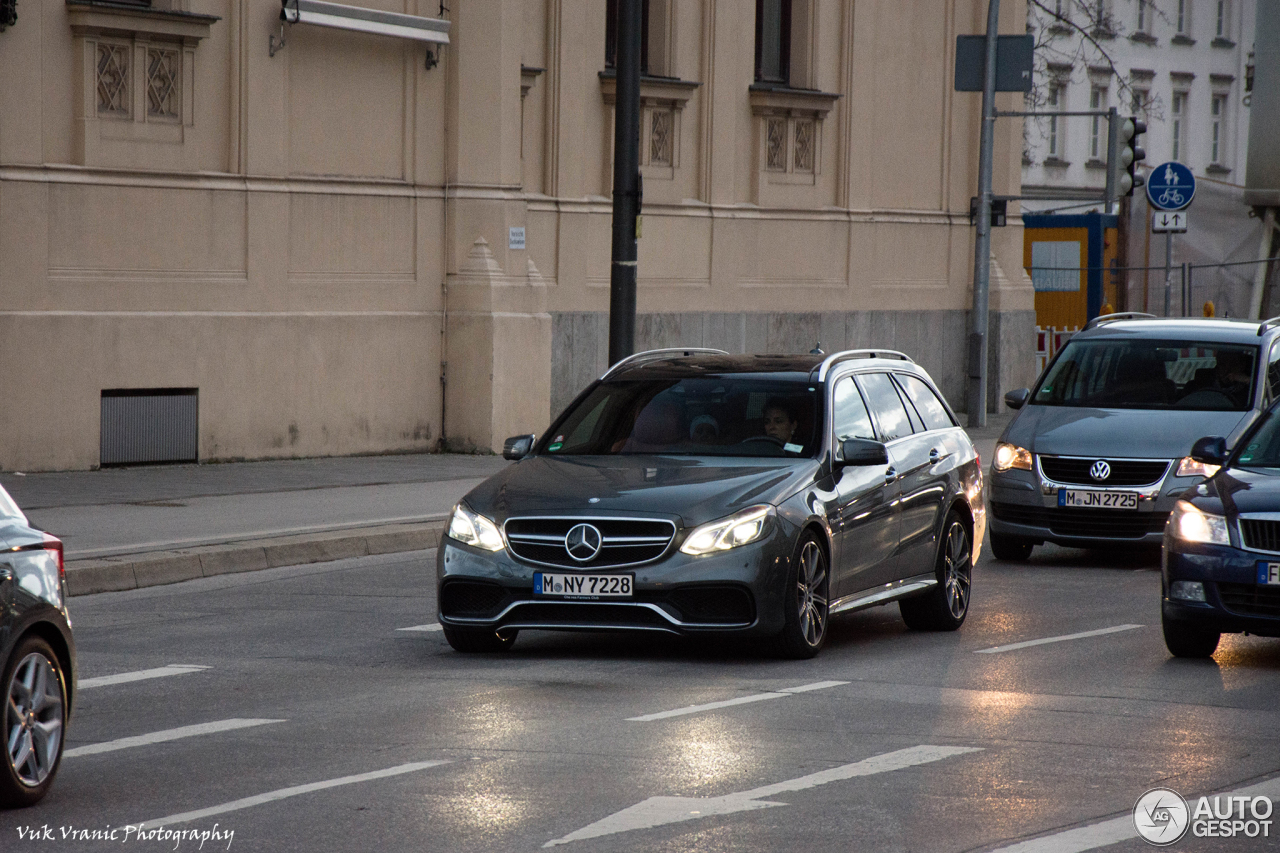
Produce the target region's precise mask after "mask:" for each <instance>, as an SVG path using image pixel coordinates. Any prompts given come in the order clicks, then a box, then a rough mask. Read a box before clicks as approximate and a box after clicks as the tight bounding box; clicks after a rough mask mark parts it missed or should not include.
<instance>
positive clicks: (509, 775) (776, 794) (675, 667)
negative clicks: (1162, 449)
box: [0, 548, 1280, 853]
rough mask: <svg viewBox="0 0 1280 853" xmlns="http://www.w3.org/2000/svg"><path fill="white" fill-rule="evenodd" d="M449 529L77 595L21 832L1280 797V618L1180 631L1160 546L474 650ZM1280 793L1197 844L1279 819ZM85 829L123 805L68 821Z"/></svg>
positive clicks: (937, 816) (1012, 841)
mask: <svg viewBox="0 0 1280 853" xmlns="http://www.w3.org/2000/svg"><path fill="white" fill-rule="evenodd" d="M433 558H434V555H433V553H432V552H418V553H410V554H396V555H385V556H381V557H369V558H362V559H358V560H347V561H340V562H333V563H325V564H318V565H310V566H303V567H291V568H282V569H271V570H267V571H261V572H256V573H253V574H251V575H227V576H222V577H218V578H209V579H204V580H198V581H192V582H188V583H183V584H176V585H172V586H164V587H153V588H150V589H142V590H134V591H130V592H123V593H108V594H102V595H94V596H85V597H80V598H76V599H75V600H74V601H73V602H72V608H73V617H74V619H75V629H76V638H77V643H78V647H79V654H80V680H81V687H82V690H81V693H80V696H79V699H78V703H77V708H76V714H75V717H74V719H73V721H72V724H71V726H70V729H69V732H68V734H69V739H68V741H67V748H68V750H69V752H68V755H67V757H66V758H65V759H64V762H63V765H62V770H61V773H60V775H59V778H58V780H57V784H56V785H55V787H54V788H53V790H52V791H51V793H50V794H49V796H48V797H47V798H46V799H45V800H44V801H43V802H42V803H41V804H39V805H38V806H36V807H34V808H31V809H27V810H24V811H20V812H9V813H4V814H0V839H3V841H0V848H2V849H4V850H20V849H40V850H55V849H66V850H75V851H80V850H97V849H103V850H106V849H113V850H119V849H124V850H135V849H136V850H152V849H153V850H173V849H175V845H176V849H179V850H195V849H203V850H209V849H213V850H220V849H230V850H241V851H355V850H378V851H521V850H527V851H534V850H541V849H543V848H544V847H546V846H548V845H550V844H552V843H553V842H560V843H559V844H556V845H554V846H557V847H558V848H559V849H563V850H566V851H583V853H587V851H633V850H646V851H649V850H653V851H728V850H733V851H735V853H738V851H746V852H747V853H750V852H751V851H784V850H785V851H837V850H839V851H846V850H874V851H896V850H928V851H967V850H998V849H999V850H1003V849H1005V848H1007V847H1010V846H1011V845H1017V844H1019V843H1020V842H1021V843H1022V846H1017V847H1014V849H1016V850H1019V851H1024V852H1025V853H1031V851H1035V853H1048V851H1064V850H1089V849H1100V848H1101V847H1102V846H1105V844H1107V843H1110V842H1112V841H1116V840H1117V839H1119V841H1118V843H1114V844H1112V845H1111V846H1109V847H1106V849H1108V850H1119V851H1139V850H1147V849H1150V848H1149V846H1148V845H1147V844H1146V842H1144V841H1142V840H1140V839H1138V838H1136V837H1135V836H1134V831H1133V825H1132V817H1131V812H1132V809H1133V806H1134V803H1135V801H1136V800H1137V798H1138V797H1139V796H1140V795H1142V794H1143V793H1144V792H1145V791H1147V790H1148V789H1150V788H1153V787H1156V786H1161V785H1163V786H1167V787H1170V788H1173V789H1175V790H1177V791H1178V792H1180V793H1182V794H1183V795H1184V796H1188V797H1190V795H1193V794H1195V795H1199V794H1202V793H1210V792H1218V791H1224V792H1234V791H1237V790H1240V789H1242V788H1247V787H1248V786H1251V785H1257V784H1259V783H1261V784H1262V785H1263V788H1262V790H1263V791H1264V792H1266V793H1267V794H1268V795H1269V796H1270V797H1271V798H1273V799H1274V798H1278V797H1280V778H1277V777H1278V776H1280V709H1278V708H1277V705H1276V697H1277V693H1278V691H1277V687H1280V641H1275V640H1263V639H1257V638H1249V637H1241V636H1231V637H1227V638H1224V641H1223V645H1222V647H1221V650H1220V652H1219V654H1218V656H1217V658H1216V660H1215V661H1213V662H1189V661H1179V660H1174V659H1171V658H1170V657H1169V656H1168V655H1167V653H1166V652H1165V649H1164V646H1163V643H1162V641H1161V637H1160V628H1159V600H1158V599H1159V576H1158V573H1157V572H1156V571H1155V567H1154V566H1153V565H1152V564H1151V563H1150V562H1149V555H1148V556H1147V558H1146V559H1148V562H1147V563H1146V564H1145V565H1143V564H1140V559H1141V558H1138V557H1135V556H1133V555H1124V554H1120V555H1115V556H1112V557H1099V556H1096V555H1089V554H1086V553H1084V552H1078V551H1066V550H1061V549H1053V548H1045V549H1037V552H1036V554H1035V555H1034V556H1033V558H1032V560H1031V561H1030V562H1029V563H1026V564H1008V563H994V562H990V561H989V559H987V558H984V560H983V562H982V563H981V564H980V565H979V566H978V567H977V568H976V570H975V581H974V605H973V610H972V612H971V616H970V619H969V621H968V622H967V624H966V625H965V626H964V627H963V628H962V629H961V630H960V631H959V632H958V633H952V634H921V633H913V632H910V631H907V630H906V629H905V627H904V626H903V624H902V622H901V620H900V619H899V618H898V613H897V607H896V606H895V605H890V606H888V607H881V608H876V609H873V610H871V611H865V612H862V613H858V614H853V615H850V616H847V617H843V618H839V619H837V620H835V622H834V623H833V630H832V634H831V638H830V642H829V645H828V646H827V648H826V649H825V651H824V652H823V654H822V655H821V656H819V657H818V658H817V659H816V660H813V661H805V662H794V661H782V660H777V659H774V658H771V657H769V656H767V655H766V654H764V653H763V650H761V649H759V648H744V647H741V646H738V645H726V644H707V643H696V642H688V641H679V640H674V639H667V638H664V637H634V636H627V635H615V634H609V635H574V634H556V633H538V632H526V633H525V634H522V635H521V636H520V638H519V640H518V641H517V642H516V644H515V647H514V649H513V650H512V651H511V652H509V653H507V654H505V655H500V656H467V655H460V654H457V653H454V652H453V651H452V650H451V649H450V648H449V647H448V645H447V644H446V643H445V641H444V638H443V636H442V635H441V634H440V633H439V632H438V631H436V630H431V626H433V625H434V624H435V620H434V616H435V597H434V587H433ZM1135 560H1137V561H1138V562H1135ZM423 626H426V627H425V628H424V627H423ZM406 628H409V629H413V628H417V629H418V630H402V629H406ZM1095 632H1103V633H1095ZM1078 634H1086V636H1078V637H1074V638H1070V639H1057V638H1063V637H1072V635H1078ZM1046 639H1056V641H1054V642H1042V643H1038V644H1034V645H1022V646H1015V644H1021V643H1028V642H1029V641H1036V640H1046ZM1010 646H1014V647H1012V648H1008V647H1010ZM992 649H997V651H994V652H993V651H991V650H992ZM999 649H1003V650H999ZM156 670H159V672H156ZM130 679H132V680H130ZM705 706H710V707H705ZM637 718H639V719H637ZM1274 820H1275V822H1274V823H1273V825H1272V827H1271V830H1272V838H1271V840H1270V841H1269V842H1264V841H1261V840H1258V839H1254V840H1249V839H1244V838H1237V839H1192V838H1190V837H1188V838H1186V839H1184V840H1183V841H1182V842H1180V843H1179V844H1178V845H1177V846H1176V847H1175V848H1174V849H1178V850H1222V851H1252V850H1259V849H1266V848H1267V847H1270V848H1271V849H1275V847H1276V844H1277V842H1276V841H1275V837H1276V835H1277V834H1278V833H1280V814H1277V816H1276V818H1275V819H1274ZM139 822H143V823H144V824H145V826H146V827H147V828H153V827H155V826H158V825H161V824H163V825H164V826H166V827H167V829H168V830H169V831H177V830H187V831H196V832H200V833H204V832H215V831H216V832H218V833H222V834H223V835H222V837H221V838H210V839H209V840H206V841H205V842H204V846H203V847H200V846H199V845H200V841H199V839H198V838H193V837H188V838H185V839H176V838H174V837H157V838H154V839H152V840H144V841H139V840H138V839H137V836H136V834H133V833H132V832H131V831H130V830H127V829H125V827H128V826H130V825H136V824H138V823H139ZM45 827H47V833H48V835H49V836H50V837H51V838H52V839H53V840H51V841H42V842H37V843H33V844H23V843H19V841H20V839H25V838H27V837H28V833H29V832H31V831H37V832H44V831H45V830H44V828H45ZM1126 828H1127V829H1126ZM20 829H21V830H22V832H20V831H19V830H20ZM86 831H87V832H89V833H100V834H103V835H109V834H110V833H111V832H112V831H115V832H116V834H117V835H116V839H115V841H99V842H95V841H80V840H74V841H73V840H63V839H64V836H65V833H67V832H71V833H73V834H74V833H80V832H86ZM227 832H234V835H233V836H232V837H231V838H230V839H228V838H227V837H226V835H225V834H226V833H227Z"/></svg>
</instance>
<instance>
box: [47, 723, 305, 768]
mask: <svg viewBox="0 0 1280 853" xmlns="http://www.w3.org/2000/svg"><path fill="white" fill-rule="evenodd" d="M283 722H284V720H256V719H250V720H245V719H240V718H238V717H237V718H234V719H230V720H217V721H215V722H212V723H198V724H196V725H194V726H180V727H179V728H176V729H165V730H164V731H162V732H151V733H150V734H145V735H136V736H134V737H122V738H120V739H119V740H109V741H106V742H104V743H90V744H86V745H85V746H77V747H76V748H75V749H68V750H66V751H65V752H63V753H62V757H63V758H74V757H75V756H77V755H97V754H99V753H102V752H115V751H116V750H118V749H129V748H131V747H135V746H149V745H151V744H153V743H165V742H167V741H171V740H181V739H182V738H188V737H196V736H198V735H212V734H217V733H219V732H229V731H234V730H235V729H248V728H252V727H254V726H265V725H267V724H268V723H283Z"/></svg>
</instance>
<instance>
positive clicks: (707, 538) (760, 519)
mask: <svg viewBox="0 0 1280 853" xmlns="http://www.w3.org/2000/svg"><path fill="white" fill-rule="evenodd" d="M771 515H773V507H771V506H753V507H751V508H750V509H745V510H743V511H742V512H740V513H738V514H736V515H731V516H729V517H728V518H725V519H721V520H720V521H712V522H710V523H708V524H704V525H702V526H701V527H697V528H695V529H694V531H693V532H692V533H690V534H689V537H688V538H687V539H685V540H684V544H683V545H681V546H680V551H681V553H684V554H691V555H693V556H695V557H700V556H702V555H703V554H714V553H715V552H717V551H728V550H729V549H730V548H737V547H738V546H739V545H746V544H747V543H748V542H754V541H756V540H757V539H759V538H760V537H761V536H763V535H764V525H765V521H766V520H767V519H768V518H769V516H771Z"/></svg>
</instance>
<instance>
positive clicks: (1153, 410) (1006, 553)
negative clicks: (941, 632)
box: [990, 315, 1280, 560]
mask: <svg viewBox="0 0 1280 853" xmlns="http://www.w3.org/2000/svg"><path fill="white" fill-rule="evenodd" d="M1278 396H1280V327H1278V326H1277V325H1276V324H1274V323H1272V322H1267V323H1258V322H1257V321H1251V322H1249V321H1239V320H1214V319H1163V318H1154V317H1146V316H1135V315H1112V316H1106V317H1100V318H1098V319H1096V320H1094V321H1092V322H1091V323H1090V324H1089V325H1088V326H1087V327H1086V328H1085V329H1084V330H1083V331H1082V332H1080V333H1078V334H1076V335H1075V336H1074V337H1072V338H1071V340H1070V341H1069V342H1068V343H1067V344H1066V346H1064V347H1063V348H1062V349H1060V350H1059V351H1058V353H1057V355H1056V356H1055V358H1054V359H1053V361H1052V362H1050V364H1049V365H1048V367H1047V368H1046V369H1045V371H1044V374H1043V375H1042V376H1041V377H1040V380H1039V382H1038V383H1037V384H1036V386H1035V388H1033V389H1030V390H1028V389H1021V390H1019V391H1011V392H1009V393H1008V394H1006V395H1005V401H1006V402H1007V403H1008V404H1009V405H1010V406H1012V407H1013V408H1015V409H1018V413H1017V415H1015V416H1014V418H1013V420H1012V421H1010V423H1009V425H1008V426H1007V427H1006V428H1005V430H1004V432H1003V434H1002V435H1001V436H1000V440H999V442H998V443H997V444H996V449H995V458H994V459H993V460H992V469H991V492H990V498H991V535H990V540H991V551H992V553H993V554H994V555H995V556H996V558H998V559H1006V560H1017V559H1026V558H1027V557H1028V556H1029V555H1030V554H1031V549H1032V548H1033V547H1034V546H1035V545H1038V544H1040V543H1043V542H1054V543H1057V544H1060V545H1068V546H1078V547H1094V546H1114V545H1116V544H1118V543H1131V544H1147V545H1152V546H1155V545H1159V543H1160V542H1161V541H1162V538H1163V536H1164V528H1165V522H1166V521H1167V520H1168V518H1169V513H1170V512H1171V511H1172V510H1173V507H1174V504H1175V502H1176V501H1177V500H1178V496H1179V495H1181V494H1182V493H1183V492H1184V491H1186V490H1187V489H1188V488H1190V487H1191V486H1193V485H1195V484H1196V483H1197V482H1198V481H1199V480H1201V479H1202V478H1203V477H1204V476H1205V475H1206V474H1207V473H1208V469H1207V468H1206V467H1205V465H1204V464H1203V463H1201V462H1198V461H1196V460H1195V459H1193V458H1192V457H1190V456H1188V455H1187V451H1188V450H1189V449H1190V447H1191V445H1192V443H1193V442H1194V441H1195V440H1196V439H1198V438H1200V437H1202V436H1206V435H1219V436H1224V437H1225V438H1226V439H1227V442H1228V445H1234V443H1235V441H1236V440H1237V439H1238V438H1239V437H1240V435H1241V434H1243V433H1244V431H1245V430H1246V429H1248V427H1249V425H1250V424H1252V423H1253V422H1254V421H1255V420H1256V419H1257V418H1258V416H1259V415H1260V414H1261V413H1262V412H1263V411H1264V410H1266V408H1267V407H1268V406H1269V405H1270V404H1271V402H1272V401H1273V400H1275V399H1277V397H1278Z"/></svg>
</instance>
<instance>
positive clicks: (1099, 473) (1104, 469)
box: [1089, 459, 1111, 480]
mask: <svg viewBox="0 0 1280 853" xmlns="http://www.w3.org/2000/svg"><path fill="white" fill-rule="evenodd" d="M1089 476H1090V477H1092V478H1093V479H1095V480H1105V479H1107V478H1108V477H1110V476H1111V466H1110V465H1108V464H1107V463H1106V462H1103V461H1102V460H1101V459H1099V460H1098V461H1097V462H1095V463H1093V467H1092V468H1090V469H1089Z"/></svg>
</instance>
